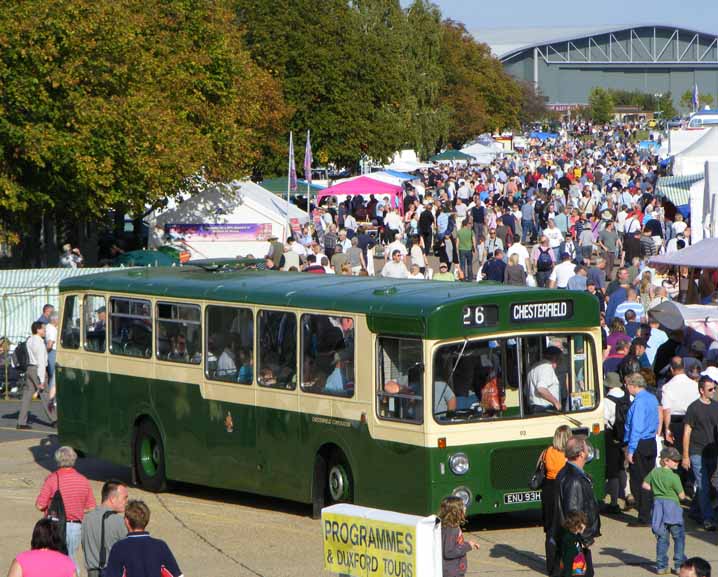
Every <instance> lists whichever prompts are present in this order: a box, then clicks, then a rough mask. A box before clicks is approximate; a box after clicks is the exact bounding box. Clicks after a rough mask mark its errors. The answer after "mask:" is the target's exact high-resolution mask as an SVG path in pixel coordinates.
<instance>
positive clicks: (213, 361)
mask: <svg viewBox="0 0 718 577" xmlns="http://www.w3.org/2000/svg"><path fill="white" fill-rule="evenodd" d="M217 342H218V337H217V335H209V337H208V338H207V358H206V359H205V362H206V364H207V373H208V374H209V376H210V378H214V377H215V376H216V374H217V359H218V357H219V355H221V354H222V350H221V349H219V348H218V347H217Z"/></svg>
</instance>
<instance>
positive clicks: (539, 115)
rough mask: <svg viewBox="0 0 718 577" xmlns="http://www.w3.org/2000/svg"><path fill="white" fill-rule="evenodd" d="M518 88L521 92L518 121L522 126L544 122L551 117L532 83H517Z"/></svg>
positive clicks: (539, 93) (541, 95)
mask: <svg viewBox="0 0 718 577" xmlns="http://www.w3.org/2000/svg"><path fill="white" fill-rule="evenodd" d="M518 86H519V89H520V90H521V108H520V110H519V121H520V122H521V124H522V125H526V124H529V123H531V122H537V121H541V120H545V119H547V118H549V117H550V116H551V111H550V110H549V109H548V108H547V107H546V100H545V99H544V96H543V94H541V92H540V91H539V92H537V91H536V89H535V87H534V84H533V82H518Z"/></svg>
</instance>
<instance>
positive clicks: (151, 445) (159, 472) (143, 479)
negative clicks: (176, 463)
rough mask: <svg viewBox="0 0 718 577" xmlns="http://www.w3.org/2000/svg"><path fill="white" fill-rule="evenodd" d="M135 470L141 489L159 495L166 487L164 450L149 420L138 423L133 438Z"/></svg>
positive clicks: (158, 435) (153, 425)
mask: <svg viewBox="0 0 718 577" xmlns="http://www.w3.org/2000/svg"><path fill="white" fill-rule="evenodd" d="M134 453H135V470H136V472H137V480H138V481H139V483H140V485H141V486H142V488H143V489H146V490H148V491H152V492H154V493H159V492H160V491H164V490H165V488H166V487H167V480H166V479H165V449H164V446H163V445H162V437H161V436H160V432H159V430H158V429H157V426H156V425H155V424H154V423H153V422H152V421H150V420H144V421H142V422H141V423H140V425H139V427H138V429H137V435H136V436H135V447H134Z"/></svg>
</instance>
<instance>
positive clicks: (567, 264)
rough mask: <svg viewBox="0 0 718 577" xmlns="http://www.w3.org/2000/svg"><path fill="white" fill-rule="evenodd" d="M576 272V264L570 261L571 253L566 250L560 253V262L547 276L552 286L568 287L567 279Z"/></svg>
mask: <svg viewBox="0 0 718 577" xmlns="http://www.w3.org/2000/svg"><path fill="white" fill-rule="evenodd" d="M575 273H576V265H575V264H574V263H572V262H571V255H570V254H568V253H567V252H562V253H561V264H557V265H556V266H555V267H553V270H552V271H551V276H549V277H548V280H549V282H550V283H551V287H552V288H560V289H565V288H567V287H568V279H570V278H571V277H572V276H573V275H574V274H575Z"/></svg>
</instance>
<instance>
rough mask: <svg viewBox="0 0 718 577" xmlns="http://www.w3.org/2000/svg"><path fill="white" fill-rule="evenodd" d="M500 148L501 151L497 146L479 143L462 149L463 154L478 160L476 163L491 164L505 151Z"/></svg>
mask: <svg viewBox="0 0 718 577" xmlns="http://www.w3.org/2000/svg"><path fill="white" fill-rule="evenodd" d="M494 144H496V143H494ZM498 148H499V149H500V150H498V149H497V148H496V146H493V145H489V146H487V145H485V144H481V143H480V142H477V143H475V144H470V145H469V146H465V147H464V148H462V149H461V152H463V153H464V154H470V155H471V156H473V157H474V158H475V159H476V162H478V163H479V164H490V163H491V161H492V160H494V159H495V158H496V157H497V156H498V155H499V154H500V153H501V152H502V151H503V149H501V147H500V146H498Z"/></svg>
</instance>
